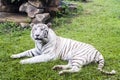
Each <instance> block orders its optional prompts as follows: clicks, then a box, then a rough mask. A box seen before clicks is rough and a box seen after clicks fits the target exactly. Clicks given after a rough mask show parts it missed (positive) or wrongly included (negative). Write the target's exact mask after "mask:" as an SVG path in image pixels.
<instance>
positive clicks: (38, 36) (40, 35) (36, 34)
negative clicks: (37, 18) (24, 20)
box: [31, 23, 49, 42]
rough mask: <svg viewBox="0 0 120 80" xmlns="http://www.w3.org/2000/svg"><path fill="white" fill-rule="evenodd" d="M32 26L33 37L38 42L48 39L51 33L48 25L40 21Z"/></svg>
mask: <svg viewBox="0 0 120 80" xmlns="http://www.w3.org/2000/svg"><path fill="white" fill-rule="evenodd" d="M31 27H32V30H31V37H32V39H33V40H34V41H37V42H47V41H48V33H49V28H48V25H46V24H42V23H39V24H34V25H31Z"/></svg>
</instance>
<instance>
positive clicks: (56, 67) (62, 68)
mask: <svg viewBox="0 0 120 80" xmlns="http://www.w3.org/2000/svg"><path fill="white" fill-rule="evenodd" d="M69 68H71V66H70V65H55V66H54V67H53V68H52V69H53V70H65V69H69Z"/></svg>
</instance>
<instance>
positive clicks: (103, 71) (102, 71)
mask: <svg viewBox="0 0 120 80" xmlns="http://www.w3.org/2000/svg"><path fill="white" fill-rule="evenodd" d="M98 70H99V71H100V72H101V73H103V74H107V75H114V74H116V71H115V70H112V71H110V72H109V71H105V70H103V69H98Z"/></svg>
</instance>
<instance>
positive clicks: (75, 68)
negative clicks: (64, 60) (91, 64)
mask: <svg viewBox="0 0 120 80" xmlns="http://www.w3.org/2000/svg"><path fill="white" fill-rule="evenodd" d="M80 70H81V68H79V67H78V66H72V68H71V69H68V70H62V71H60V72H59V75H63V74H65V73H76V72H79V71H80Z"/></svg>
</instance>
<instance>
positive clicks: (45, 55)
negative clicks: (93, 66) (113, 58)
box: [11, 23, 116, 75]
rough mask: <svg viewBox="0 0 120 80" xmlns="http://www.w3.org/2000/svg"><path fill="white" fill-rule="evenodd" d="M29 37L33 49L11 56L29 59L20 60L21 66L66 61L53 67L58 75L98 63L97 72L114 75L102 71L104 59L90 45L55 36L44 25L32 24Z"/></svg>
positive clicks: (112, 72) (77, 70)
mask: <svg viewBox="0 0 120 80" xmlns="http://www.w3.org/2000/svg"><path fill="white" fill-rule="evenodd" d="M31 37H32V39H33V40H34V42H35V48H33V49H30V50H27V51H25V52H22V53H19V54H15V55H12V56H11V58H21V57H26V56H27V57H31V58H28V59H24V60H21V61H20V63H21V64H31V63H40V62H47V61H50V60H56V59H58V58H60V59H62V60H67V61H68V64H67V65H56V66H54V67H53V70H57V69H61V71H60V72H59V74H60V75H62V74H64V73H74V72H79V71H80V70H81V67H82V66H84V65H86V64H89V63H91V62H98V70H99V71H101V72H102V73H105V74H115V73H116V72H115V71H114V70H112V71H111V72H108V71H104V70H103V69H102V68H103V66H104V58H103V56H102V55H101V53H100V52H99V51H98V50H96V49H95V48H94V47H93V46H92V45H90V44H86V43H83V42H78V41H75V40H71V39H67V38H62V37H59V36H56V34H55V33H54V31H53V30H52V29H50V28H48V25H46V24H42V23H39V24H34V25H33V26H32V30H31Z"/></svg>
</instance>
